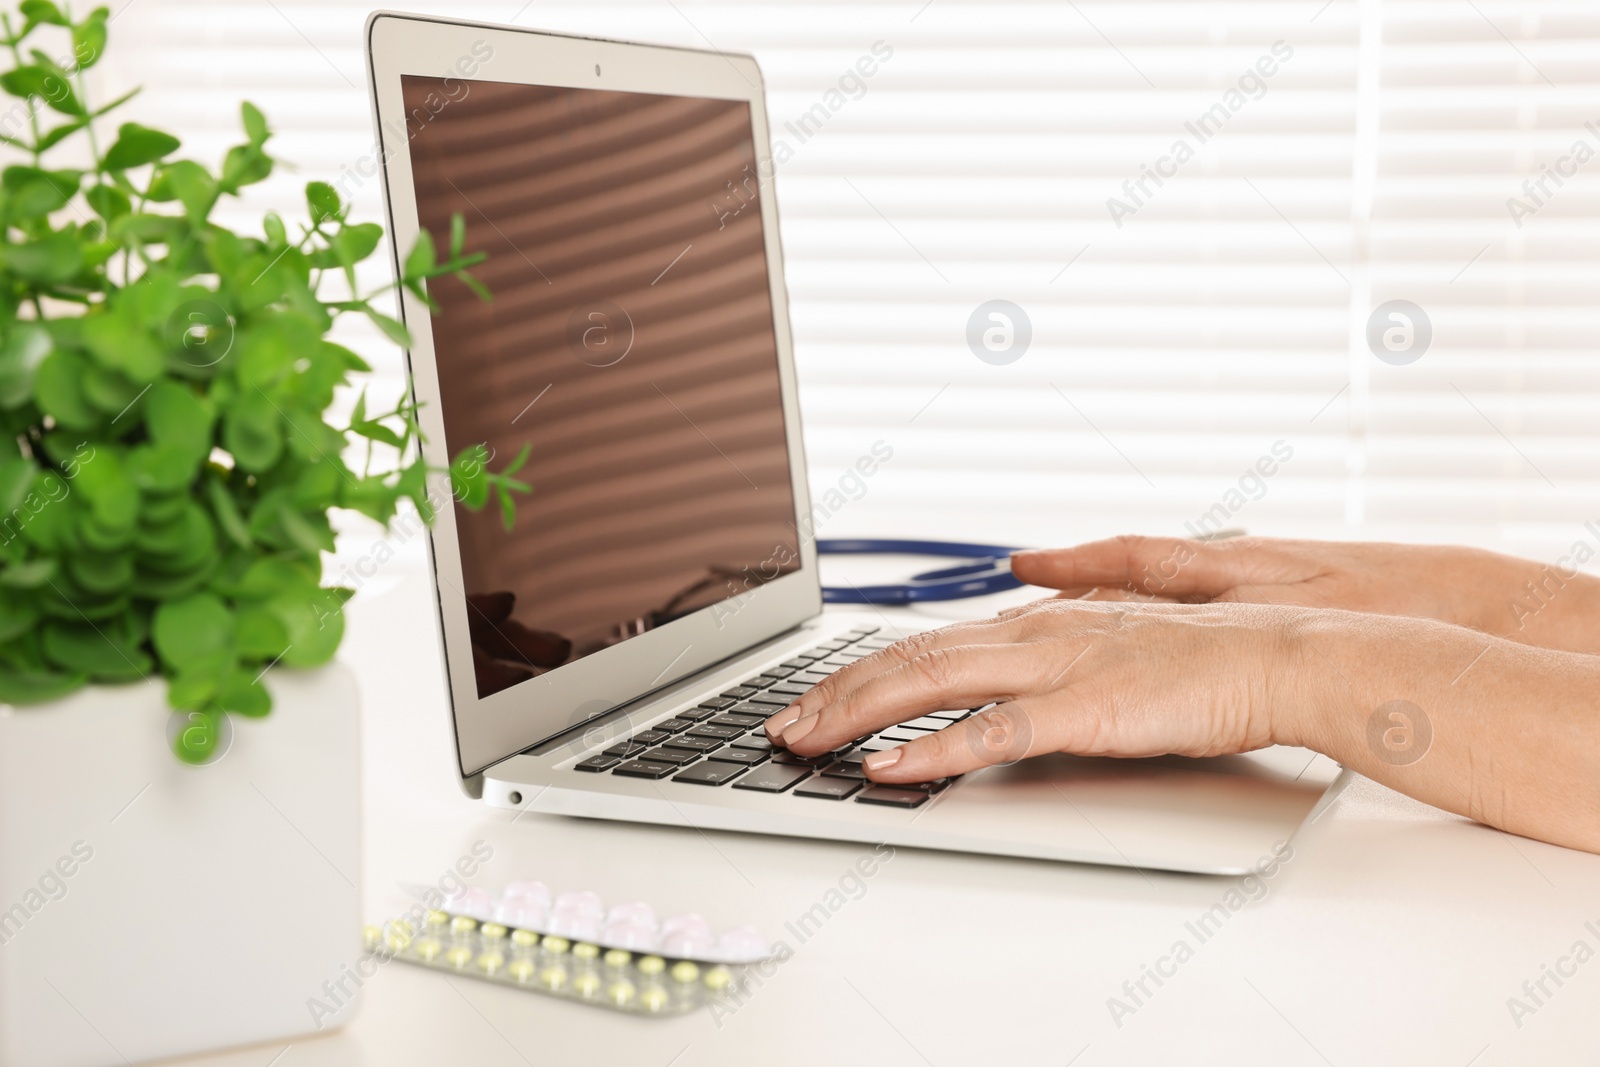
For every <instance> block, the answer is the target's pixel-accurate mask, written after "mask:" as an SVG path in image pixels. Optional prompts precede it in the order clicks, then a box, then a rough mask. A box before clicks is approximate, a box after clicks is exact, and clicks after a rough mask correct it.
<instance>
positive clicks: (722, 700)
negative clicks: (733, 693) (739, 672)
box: [700, 697, 739, 711]
mask: <svg viewBox="0 0 1600 1067" xmlns="http://www.w3.org/2000/svg"><path fill="white" fill-rule="evenodd" d="M737 703H739V702H738V701H737V700H734V699H733V698H732V697H712V698H711V699H710V700H702V701H701V702H700V706H701V707H702V708H710V709H711V710H712V711H721V710H722V709H723V708H731V707H733V706H734V705H735V704H737Z"/></svg>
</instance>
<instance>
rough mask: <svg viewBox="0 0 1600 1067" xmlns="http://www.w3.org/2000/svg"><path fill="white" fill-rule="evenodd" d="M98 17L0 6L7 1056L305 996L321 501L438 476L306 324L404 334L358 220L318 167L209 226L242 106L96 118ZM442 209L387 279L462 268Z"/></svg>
mask: <svg viewBox="0 0 1600 1067" xmlns="http://www.w3.org/2000/svg"><path fill="white" fill-rule="evenodd" d="M107 22H108V12H107V9H105V8H103V7H102V8H97V9H95V10H94V11H92V12H90V13H89V14H88V16H87V17H84V18H81V19H78V18H74V17H72V15H71V14H70V12H69V11H68V10H67V9H64V8H62V7H58V6H57V5H56V4H55V3H52V2H51V0H24V2H23V3H21V4H20V6H19V9H18V11H17V12H15V13H9V14H5V15H3V16H0V29H3V31H4V42H3V43H4V45H5V49H6V51H8V52H9V54H10V56H11V59H12V65H11V67H10V69H9V70H6V71H5V72H4V73H0V92H3V94H4V96H3V97H0V105H3V106H4V107H6V108H8V111H7V112H6V113H5V114H3V115H0V141H4V143H5V145H7V146H8V148H9V155H10V156H11V157H12V159H11V161H10V162H9V165H7V166H5V167H4V169H3V171H0V224H3V226H4V236H3V240H0V426H3V436H4V443H3V444H0V704H3V705H5V706H4V707H3V708H0V1067H10V1065H11V1064H14V1063H16V1064H21V1063H26V1064H29V1065H30V1067H39V1065H48V1064H56V1063H61V1064H66V1063H73V1064H86V1063H100V1062H106V1063H120V1062H123V1061H124V1058H128V1059H144V1058H149V1057H153V1056H163V1055H173V1054H177V1053H181V1052H188V1051H194V1050H197V1049H203V1048H211V1047H218V1046H220V1045H226V1044H235V1043H240V1042H245V1041H257V1040H266V1039H269V1038H277V1037H282V1036H285V1035H287V1034H291V1033H298V1032H304V1031H307V1030H309V1029H312V1028H313V1026H312V1024H313V1020H314V1017H312V1016H308V1014H307V1011H306V1008H305V1002H306V1001H307V1000H308V999H309V998H311V997H313V996H317V995H321V991H322V989H323V984H324V982H328V981H333V982H339V981H341V970H340V969H341V968H342V967H346V966H347V964H349V963H353V962H354V961H355V960H356V959H357V957H358V953H359V945H358V944H357V937H358V928H359V915H358V912H357V908H358V907H359V895H358V893H357V892H356V886H357V885H358V884H359V845H358V841H359V835H358V827H359V821H358V818H359V816H358V806H359V791H358V780H359V779H358V774H359V765H358V758H357V757H358V752H357V744H356V729H355V725H356V723H355V697H356V694H355V692H354V687H353V685H352V683H351V680H350V678H349V677H348V675H347V674H346V673H345V672H343V671H341V670H339V669H338V668H335V667H326V666H324V665H326V664H328V663H329V661H330V660H331V658H332V657H333V655H334V652H335V650H336V649H337V647H338V645H339V642H340V639H341V636H342V634H343V630H344V619H343V614H342V611H341V608H342V605H343V603H344V601H345V599H346V598H347V597H348V596H349V595H350V591H349V590H345V589H340V588H337V587H329V586H325V585H324V584H323V582H322V565H321V555H322V553H324V552H329V551H331V550H332V549H333V547H334V540H333V537H334V535H333V528H332V526H331V525H330V522H329V513H330V511H331V510H332V509H335V508H346V509H350V510H351V511H355V512H360V513H361V514H364V515H367V516H369V517H371V518H373V519H375V520H377V521H378V522H381V523H388V522H390V521H391V520H392V519H393V518H394V517H395V515H396V511H397V508H399V507H400V506H401V504H402V501H407V500H409V501H410V502H411V505H410V506H415V507H416V508H418V509H419V510H420V511H421V512H422V515H423V517H424V518H425V519H427V518H431V516H432V513H433V509H434V507H435V505H436V503H437V502H438V500H439V495H438V494H437V493H434V496H433V498H432V500H430V489H429V475H430V472H429V470H428V469H427V467H426V466H425V465H424V463H423V461H422V460H421V459H420V457H418V456H417V455H416V449H415V447H414V446H415V443H416V439H417V435H418V430H417V423H416V419H415V409H414V408H413V407H412V406H410V402H409V401H407V400H401V401H400V402H398V403H397V404H395V405H393V406H392V407H388V408H387V409H386V410H382V411H378V412H372V411H369V410H368V404H367V398H366V394H365V392H364V391H363V392H362V394H361V396H360V399H358V400H357V402H356V403H355V408H354V411H353V413H352V415H351V416H350V418H349V419H348V420H332V419H330V418H329V416H328V410H329V408H330V406H331V405H332V404H333V401H334V398H335V394H336V392H337V391H338V390H340V389H341V388H344V387H347V386H349V385H350V384H351V381H352V376H353V375H360V374H362V373H365V372H366V371H368V369H369V368H368V366H367V364H366V363H365V362H363V360H362V359H361V358H360V357H359V356H357V355H356V353H354V352H352V351H351V350H350V349H348V348H346V347H344V346H342V345H340V344H337V343H335V342H334V341H331V340H329V339H328V333H329V331H330V329H331V328H332V327H333V325H334V323H335V322H336V321H337V320H338V319H339V318H340V317H342V316H346V315H358V316H365V317H366V318H367V319H369V320H371V321H372V322H373V323H375V324H376V325H377V326H378V327H379V328H380V329H381V330H382V331H383V333H384V334H385V335H386V336H388V337H389V338H390V339H392V340H393V341H394V342H395V343H397V344H401V345H404V344H407V343H408V338H407V335H406V330H405V328H404V326H403V325H402V324H401V323H400V322H398V321H396V320H395V319H393V318H391V317H390V316H388V315H387V314H385V313H384V312H383V311H382V310H381V309H380V308H379V307H378V306H376V304H375V301H376V300H379V299H381V298H383V297H384V296H385V294H386V293H387V291H388V290H389V289H390V288H392V286H384V287H382V288H379V289H378V290H376V291H374V292H362V291H360V290H359V289H358V288H357V278H356V272H355V267H356V264H358V263H360V262H361V261H363V260H365V259H366V258H367V257H368V256H370V255H372V254H373V253H374V252H375V251H376V250H377V249H378V247H379V245H380V244H381V242H382V237H383V231H382V229H381V227H379V226H378V225H376V224H374V223H371V222H358V221H354V220H352V219H351V218H349V213H348V209H347V207H346V206H345V205H344V204H342V203H341V202H340V200H339V197H338V195H337V194H336V193H335V191H334V190H333V189H332V188H331V187H330V186H328V185H326V184H324V183H320V182H312V183H310V184H309V185H308V186H307V187H306V210H307V219H306V221H305V222H303V223H301V224H299V225H298V226H297V227H296V228H295V232H291V228H290V224H289V222H288V221H286V220H284V219H282V218H280V217H278V216H277V215H274V214H267V215H266V216H265V217H264V218H263V220H262V225H261V232H260V234H241V233H236V232H234V231H232V230H230V229H228V228H227V227H225V226H222V225H219V224H218V223H217V222H215V221H214V220H213V218H212V214H213V210H214V208H215V207H216V206H217V204H218V203H219V202H220V201H221V200H222V199H223V198H225V197H237V196H239V195H240V193H241V192H242V191H243V190H245V189H246V188H247V187H248V186H250V185H252V184H255V183H257V182H260V181H262V180H263V179H265V178H266V177H267V176H268V175H269V174H270V173H271V172H272V170H273V165H274V161H273V159H272V157H271V155H270V154H269V152H268V148H267V146H268V142H269V140H270V137H271V131H270V129H269V127H268V125H267V122H266V120H265V118H264V117H263V116H262V114H261V113H260V112H259V111H258V110H257V109H256V108H254V107H252V106H251V105H250V104H248V103H246V104H244V105H243V107H242V109H241V119H242V126H243V137H242V139H241V141H240V143H238V144H236V145H235V146H233V147H232V148H229V149H228V150H227V153H226V154H225V156H224V157H223V159H222V160H221V162H220V164H219V165H218V166H216V167H214V168H212V167H208V166H206V165H205V164H203V163H201V162H198V161H195V160H193V159H189V158H185V157H184V156H183V154H182V151H181V149H182V146H181V143H180V141H179V139H178V138H176V137H174V136H172V135H170V134H168V133H165V132H163V131H161V130H158V129H154V128H151V127H147V126H144V125H141V124H139V123H136V122H123V123H121V124H120V125H117V126H115V128H114V129H113V128H112V125H113V123H114V122H115V120H114V119H111V118H109V117H108V116H110V115H111V114H112V113H113V112H115V111H117V110H118V109H119V108H121V107H122V106H123V105H125V104H126V103H127V102H128V100H129V98H130V97H131V96H132V95H133V94H131V93H130V94H128V95H127V96H124V97H122V98H120V99H118V100H114V101H112V102H111V103H109V104H106V105H103V106H98V107H96V106H94V105H92V104H91V102H90V101H89V99H88V98H87V95H86V93H85V80H84V77H83V72H84V70H85V69H87V68H89V67H90V66H92V65H93V64H94V63H95V62H96V61H98V60H99V59H100V58H101V56H102V55H103V54H104V50H105V45H106V33H107ZM4 151H6V150H3V149H0V152H4ZM61 160H65V161H66V162H58V161H61ZM441 236H442V237H443V235H441ZM464 240H465V234H464V230H463V226H462V224H461V220H460V219H459V218H458V219H456V220H455V224H454V226H453V228H452V232H451V233H450V234H449V235H448V236H447V237H443V242H444V243H445V245H446V248H445V251H444V252H443V254H440V253H439V252H438V251H436V248H435V244H434V242H433V240H431V239H430V238H429V236H428V235H427V234H423V235H422V237H421V238H420V239H419V240H418V242H417V244H416V246H415V247H413V248H412V249H410V250H409V252H408V254H407V255H406V257H405V259H404V266H403V270H402V272H401V277H400V278H399V279H398V281H397V282H396V283H394V284H396V285H404V286H406V287H407V288H408V289H410V290H412V291H413V292H415V293H417V295H419V296H420V297H422V298H423V299H424V300H427V294H426V287H427V285H428V284H429V283H430V282H435V283H438V282H440V281H441V280H443V279H445V278H454V279H456V280H457V281H458V282H459V283H461V284H466V285H468V286H471V287H473V288H474V289H475V290H478V291H479V292H480V295H482V296H483V297H484V298H485V299H487V298H488V294H487V293H486V292H483V291H482V288H481V286H479V285H478V283H477V282H476V281H475V280H474V279H473V278H472V277H471V275H469V274H468V273H466V272H467V268H469V267H471V266H472V265H473V264H474V263H476V262H477V261H478V260H479V259H481V258H482V257H481V256H477V257H474V256H466V255H464V254H463V251H462V249H463V245H464ZM452 284H453V283H452ZM354 444H360V445H364V446H365V453H366V454H365V457H364V460H363V461H362V462H360V463H358V464H357V465H355V466H352V465H351V464H349V463H348V462H347V461H346V458H345V456H346V453H347V452H350V451H352V445H354ZM375 446H376V448H377V450H378V452H379V453H380V458H381V455H382V454H384V453H386V454H387V455H388V456H390V457H391V458H392V459H393V462H391V463H388V464H387V465H381V467H382V469H374V467H373V451H374V447H375ZM485 459H486V456H485V453H484V450H483V449H482V448H475V449H467V450H465V451H464V452H463V453H462V454H461V455H460V457H459V458H458V460H457V463H456V464H455V465H454V466H453V468H452V471H451V475H452V479H453V481H454V483H455V489H456V490H457V492H458V494H459V495H460V497H461V499H462V500H463V502H464V503H466V504H468V505H469V506H482V505H483V503H484V502H485V497H486V495H487V490H488V489H489V488H491V487H492V488H494V489H495V490H496V491H497V493H498V494H500V496H501V498H502V500H501V504H502V507H503V508H504V509H505V514H506V518H507V521H508V522H509V521H510V518H511V515H512V511H511V503H510V496H509V494H510V493H511V492H513V491H525V490H526V488H527V487H526V486H523V485H521V484H520V483H517V482H516V481H514V479H513V478H512V477H511V476H512V475H514V474H515V469H514V466H515V465H516V464H514V465H513V466H511V467H508V469H506V470H503V471H501V472H500V473H499V474H493V475H492V474H489V473H488V472H487V470H486V469H485ZM441 473H442V472H441ZM284 668H299V669H302V670H303V671H304V670H307V669H313V668H316V670H310V671H309V673H302V674H298V675H296V674H294V673H293V672H291V674H290V675H283V674H282V671H283V669H284ZM275 695H276V699H275ZM275 704H276V705H277V708H276V710H273V709H274V705H275ZM269 712H271V714H270V715H269ZM234 734H237V735H238V737H237V740H235V741H233V742H232V752H231V753H230V758H229V759H228V760H226V761H223V762H220V763H216V765H214V766H205V765H206V764H208V763H211V762H213V761H216V760H217V759H218V758H219V757H220V756H221V755H222V754H223V753H224V752H227V751H228V748H229V744H230V738H231V737H232V735H234ZM174 754H175V755H176V757H177V759H174ZM180 761H182V762H180ZM194 765H201V766H198V767H197V766H194ZM135 976H137V980H134V979H135ZM179 989H181V990H182V991H183V993H182V996H178V995H176V992H175V991H176V990H179ZM319 1025H325V1020H324V1021H322V1022H321V1023H319Z"/></svg>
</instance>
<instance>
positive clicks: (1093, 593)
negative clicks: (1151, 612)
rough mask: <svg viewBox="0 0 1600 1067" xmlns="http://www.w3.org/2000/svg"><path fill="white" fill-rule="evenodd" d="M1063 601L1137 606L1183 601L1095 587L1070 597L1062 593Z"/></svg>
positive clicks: (1109, 587) (1105, 587) (1151, 594)
mask: <svg viewBox="0 0 1600 1067" xmlns="http://www.w3.org/2000/svg"><path fill="white" fill-rule="evenodd" d="M1061 599H1063V600H1117V601H1132V602H1134V603H1139V604H1182V603H1183V600H1181V599H1180V598H1178V597H1175V596H1156V595H1155V594H1153V593H1139V592H1135V591H1134V590H1132V589H1116V588H1113V587H1111V586H1104V585H1102V586H1096V587H1095V588H1093V589H1091V590H1089V591H1088V592H1087V593H1082V594H1080V595H1078V596H1072V595H1070V594H1068V593H1062V594H1061Z"/></svg>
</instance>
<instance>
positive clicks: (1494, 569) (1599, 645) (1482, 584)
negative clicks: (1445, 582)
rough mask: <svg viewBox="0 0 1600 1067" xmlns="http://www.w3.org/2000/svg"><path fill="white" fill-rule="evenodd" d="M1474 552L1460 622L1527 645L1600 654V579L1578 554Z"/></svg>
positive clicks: (1465, 575)
mask: <svg viewBox="0 0 1600 1067" xmlns="http://www.w3.org/2000/svg"><path fill="white" fill-rule="evenodd" d="M1458 551H1461V552H1463V553H1470V558H1469V559H1467V560H1464V561H1463V563H1464V565H1463V566H1462V567H1461V569H1460V571H1459V578H1458V582H1459V589H1460V591H1461V594H1462V595H1463V597H1465V598H1468V599H1469V601H1470V607H1468V608H1467V609H1466V610H1465V611H1464V612H1463V614H1464V615H1465V617H1464V618H1462V619H1460V620H1458V621H1461V622H1463V623H1464V624H1466V625H1469V626H1472V627H1475V628H1476V629H1479V630H1482V631H1483V632H1485V633H1490V634H1495V635H1497V636H1499V637H1505V638H1508V639H1510V640H1512V641H1518V642H1521V643H1523V644H1529V645H1538V646H1540V647H1542V648H1554V649H1560V650H1562V651H1567V652H1585V653H1589V654H1591V655H1596V654H1600V578H1596V577H1595V576H1593V575H1590V574H1585V573H1583V572H1581V571H1579V570H1577V568H1576V567H1575V566H1574V557H1573V556H1567V557H1564V558H1563V559H1562V560H1558V561H1557V562H1555V563H1537V562H1534V561H1532V560H1525V559H1517V558H1515V557H1511V556H1502V555H1497V554H1494V553H1490V552H1475V551H1473V550H1458Z"/></svg>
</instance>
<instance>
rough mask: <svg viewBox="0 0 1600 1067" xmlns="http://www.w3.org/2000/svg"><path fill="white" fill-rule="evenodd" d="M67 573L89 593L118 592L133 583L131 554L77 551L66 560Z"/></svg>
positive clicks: (103, 594)
mask: <svg viewBox="0 0 1600 1067" xmlns="http://www.w3.org/2000/svg"><path fill="white" fill-rule="evenodd" d="M67 573H68V574H70V575H72V580H73V581H75V582H77V583H78V584H79V585H81V586H82V587H83V588H85V589H87V590H88V591H89V592H91V593H96V594H98V595H100V596H105V595H107V594H110V593H120V592H122V591H123V590H124V589H127V588H128V587H129V586H131V585H132V584H133V556H131V555H129V554H128V553H125V552H79V553H76V554H74V555H73V556H72V558H71V559H69V560H67Z"/></svg>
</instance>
